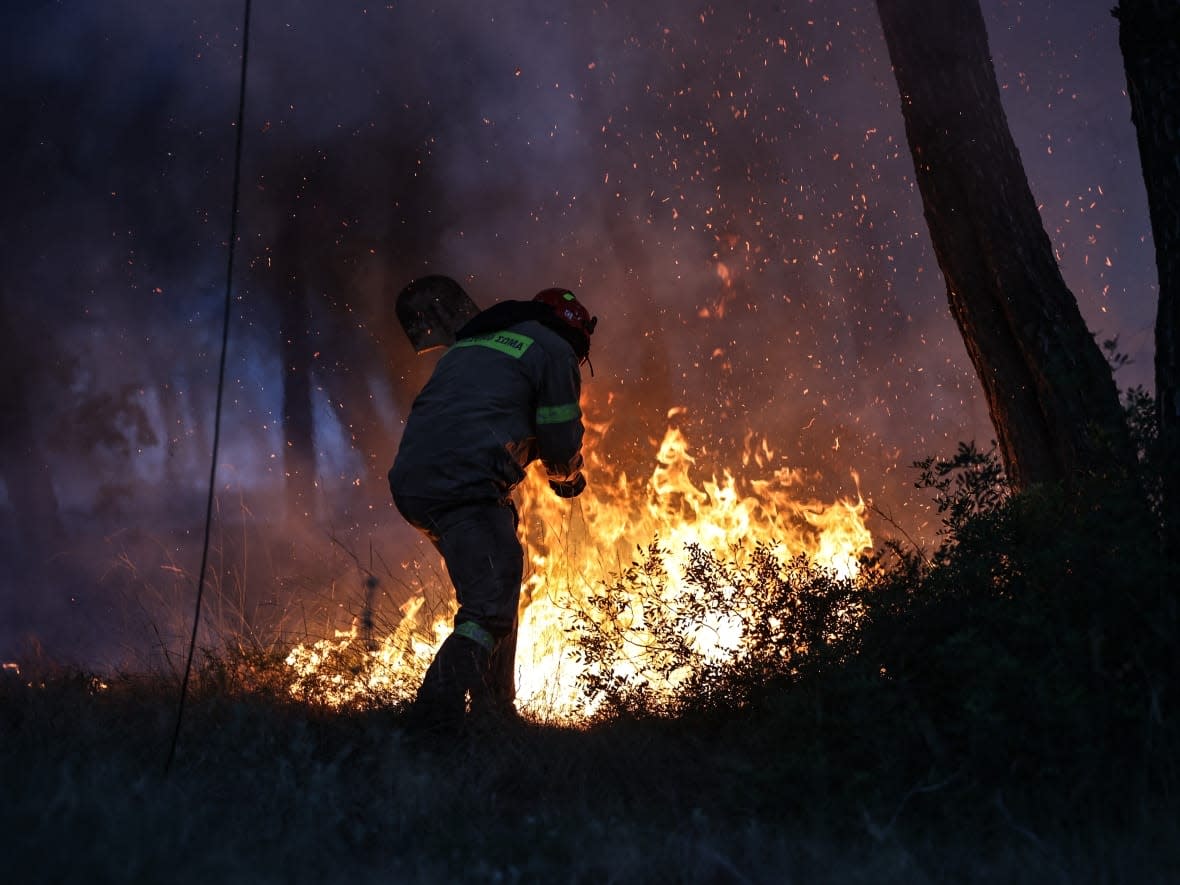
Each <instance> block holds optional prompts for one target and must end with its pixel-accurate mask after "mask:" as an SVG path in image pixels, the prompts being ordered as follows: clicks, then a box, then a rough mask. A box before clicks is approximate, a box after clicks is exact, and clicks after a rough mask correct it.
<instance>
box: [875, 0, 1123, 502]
mask: <svg viewBox="0 0 1180 885" xmlns="http://www.w3.org/2000/svg"><path fill="white" fill-rule="evenodd" d="M877 9H878V12H879V14H880V17H881V23H882V26H883V29H884V33H885V39H886V43H887V45H888V47H889V55H890V58H891V60H892V62H893V69H894V74H895V75H896V78H897V85H898V89H899V92H900V94H901V110H902V114H903V116H904V118H905V126H906V137H907V139H908V141H909V144H910V150H911V153H912V155H913V160H914V169H915V172H916V178H917V183H918V188H919V191H920V192H921V195H922V203H923V206H924V209H925V215H926V221H927V224H928V225H929V228H930V236H931V239H932V241H933V244H934V251H935V254H936V255H937V258H938V264H939V267H940V268H941V270H942V273H943V276H944V278H945V279H946V283H947V297H948V299H949V301H950V307H951V312H952V314H953V315H954V318H955V321H956V323H957V324H958V326H959V330H960V332H961V333H962V335H963V340H964V342H965V344H966V346H967V352H968V354H969V355H970V357H971V361H972V363H973V365H974V366H975V371H976V373H977V374H978V376H979V378H980V381H981V382H982V384H983V389H984V394H985V396H986V398H987V403H988V408H989V410H990V413H991V418H992V423H993V424H994V425H995V429H996V433H997V435H998V439H999V444H1000V450H1001V453H1002V456H1003V459H1004V464H1005V467H1006V469H1007V472H1008V475H1009V478H1010V479H1011V481H1012V483H1013V485H1014V486H1015V487H1016V488H1018V489H1025V488H1028V487H1029V486H1032V485H1035V484H1038V483H1054V482H1063V483H1065V484H1067V485H1072V484H1074V483H1075V482H1077V481H1079V480H1081V479H1082V477H1084V476H1092V475H1095V474H1097V475H1100V476H1109V477H1114V476H1122V475H1124V474H1126V473H1127V472H1129V471H1130V470H1131V469H1132V468H1133V465H1134V453H1133V450H1132V447H1131V443H1130V438H1129V433H1128V431H1127V426H1126V421H1125V419H1124V416H1123V413H1122V408H1121V405H1120V403H1119V399H1118V391H1117V389H1116V387H1115V384H1114V378H1113V376H1112V374H1111V371H1110V367H1109V365H1108V364H1107V363H1106V360H1105V358H1104V357H1103V355H1102V352H1101V350H1100V349H1099V347H1098V345H1097V343H1096V342H1095V341H1094V338H1093V336H1092V334H1091V333H1090V331H1089V330H1088V329H1087V328H1086V324H1085V322H1084V320H1083V319H1082V316H1081V312H1080V311H1079V310H1078V306H1077V302H1076V300H1075V299H1074V297H1073V294H1072V293H1071V292H1070V291H1069V289H1068V287H1067V286H1066V285H1065V281H1064V280H1063V279H1062V277H1061V272H1060V269H1059V268H1058V266H1057V263H1056V261H1055V259H1054V257H1053V251H1052V247H1051V244H1050V242H1049V238H1048V236H1047V235H1046V234H1045V230H1044V227H1043V224H1042V221H1041V217H1040V214H1039V213H1038V211H1037V206H1036V201H1035V200H1034V199H1033V195H1032V192H1031V190H1030V189H1029V185H1028V180H1027V177H1026V176H1025V172H1024V167H1023V165H1022V163H1021V160H1020V155H1019V153H1018V151H1017V149H1016V144H1015V142H1014V141H1013V139H1012V135H1011V133H1010V131H1009V129H1008V123H1007V118H1006V117H1005V114H1004V109H1003V106H1002V104H1001V101H1000V90H999V86H998V85H997V83H996V76H995V69H994V68H993V66H992V62H991V57H990V54H989V50H988V43H987V31H986V27H985V25H984V21H983V15H982V13H981V12H980V8H979V3H978V2H977V0H943V2H939V3H929V2H925V0H877Z"/></svg>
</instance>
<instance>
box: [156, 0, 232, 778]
mask: <svg viewBox="0 0 1180 885" xmlns="http://www.w3.org/2000/svg"><path fill="white" fill-rule="evenodd" d="M249 58H250V0H246V11H245V18H244V21H243V23H242V70H241V76H240V78H239V80H240V82H239V86H238V127H237V128H238V131H237V138H236V141H235V144H234V184H233V201H232V208H231V209H230V216H229V256H228V258H227V259H226V268H225V314H224V318H223V320H222V325H221V359H220V362H219V365H218V370H217V400H216V405H215V406H214V414H213V456H212V459H211V463H210V466H209V497H208V499H207V500H206V502H205V542H204V545H203V546H202V549H201V570H200V573H199V575H198V577H197V604H196V611H195V612H194V614H193V634H192V637H191V638H190V639H189V645H188V659H187V661H186V662H185V665H184V679H183V680H182V681H181V683H180V703H179V704H178V705H177V707H176V728H175V729H174V730H173V732H172V744H171V746H170V747H169V748H168V761H167V762H166V763H165V765H164V772H165V774H167V773H168V772H169V771H171V770H172V760H173V759H174V758H175V756H176V745H177V743H178V742H179V740H180V725H181V722H183V720H184V702H185V698H187V697H188V683H189V676H190V674H191V673H192V670H193V652H194V650H195V649H196V647H197V630H198V628H199V627H200V624H201V599H202V597H203V596H204V595H205V574H206V572H207V571H208V567H209V536H210V533H211V529H212V526H213V499H214V492H215V490H216V488H217V486H216V482H217V453H218V449H219V447H220V443H221V404H222V401H223V399H224V397H225V364H226V353H227V351H228V350H229V320H230V312H231V310H232V308H233V278H234V247H235V245H236V243H237V239H238V199H239V193H240V191H241V181H242V133H243V130H244V128H245V117H246V66H247V62H248V61H249Z"/></svg>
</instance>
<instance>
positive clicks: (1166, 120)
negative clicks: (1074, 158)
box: [1113, 0, 1180, 556]
mask: <svg viewBox="0 0 1180 885" xmlns="http://www.w3.org/2000/svg"><path fill="white" fill-rule="evenodd" d="M1113 15H1114V16H1115V18H1117V19H1118V20H1119V48H1120V49H1121V50H1122V53H1123V65H1124V67H1125V69H1126V74H1127V94H1128V96H1130V99H1131V119H1132V121H1134V123H1135V132H1136V133H1137V135H1138V138H1139V158H1140V161H1141V163H1142V165H1143V180H1144V182H1145V183H1146V185H1147V206H1148V210H1149V212H1150V214H1151V232H1152V236H1153V238H1154V239H1155V264H1156V269H1157V271H1158V273H1159V311H1158V315H1157V317H1156V323H1155V391H1156V403H1157V407H1158V413H1157V414H1158V418H1159V434H1160V449H1161V457H1160V464H1161V466H1162V473H1163V521H1164V549H1165V550H1167V551H1171V553H1172V555H1173V556H1180V469H1177V467H1176V465H1177V463H1178V459H1180V309H1178V307H1177V304H1178V303H1180V2H1177V0H1123V2H1122V3H1121V4H1119V6H1118V7H1116V8H1115V9H1114V10H1113Z"/></svg>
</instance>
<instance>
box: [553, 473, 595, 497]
mask: <svg viewBox="0 0 1180 885" xmlns="http://www.w3.org/2000/svg"><path fill="white" fill-rule="evenodd" d="M549 488H551V489H553V493H554V494H555V495H557V497H559V498H576V497H578V495H580V494H582V490H583V489H585V488H586V477H584V476H583V475H582V473H581V471H579V472H577V473H575V474H574V478H573V479H570V480H567V481H566V482H557V481H556V480H552V479H551V480H549Z"/></svg>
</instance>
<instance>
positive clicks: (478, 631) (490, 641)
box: [455, 621, 496, 652]
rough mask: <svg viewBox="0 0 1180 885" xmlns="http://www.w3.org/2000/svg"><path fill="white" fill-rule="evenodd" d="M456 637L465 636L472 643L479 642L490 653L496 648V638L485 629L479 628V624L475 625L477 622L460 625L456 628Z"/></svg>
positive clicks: (465, 622) (466, 622)
mask: <svg viewBox="0 0 1180 885" xmlns="http://www.w3.org/2000/svg"><path fill="white" fill-rule="evenodd" d="M455 635H456V636H463V637H465V638H467V639H470V640H471V641H472V642H477V643H479V644H480V645H482V646H483V647H484V648H485V649H487V650H488V651H489V652H490V651H491V650H492V649H493V648H495V646H496V639H495V637H494V636H492V634H491V633H489V632H488V631H487V630H485V629H484V628H483V627H481V626H479V624H477V623H475V621H464V622H463V623H462V624H459V625H458V626H457V627H455Z"/></svg>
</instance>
